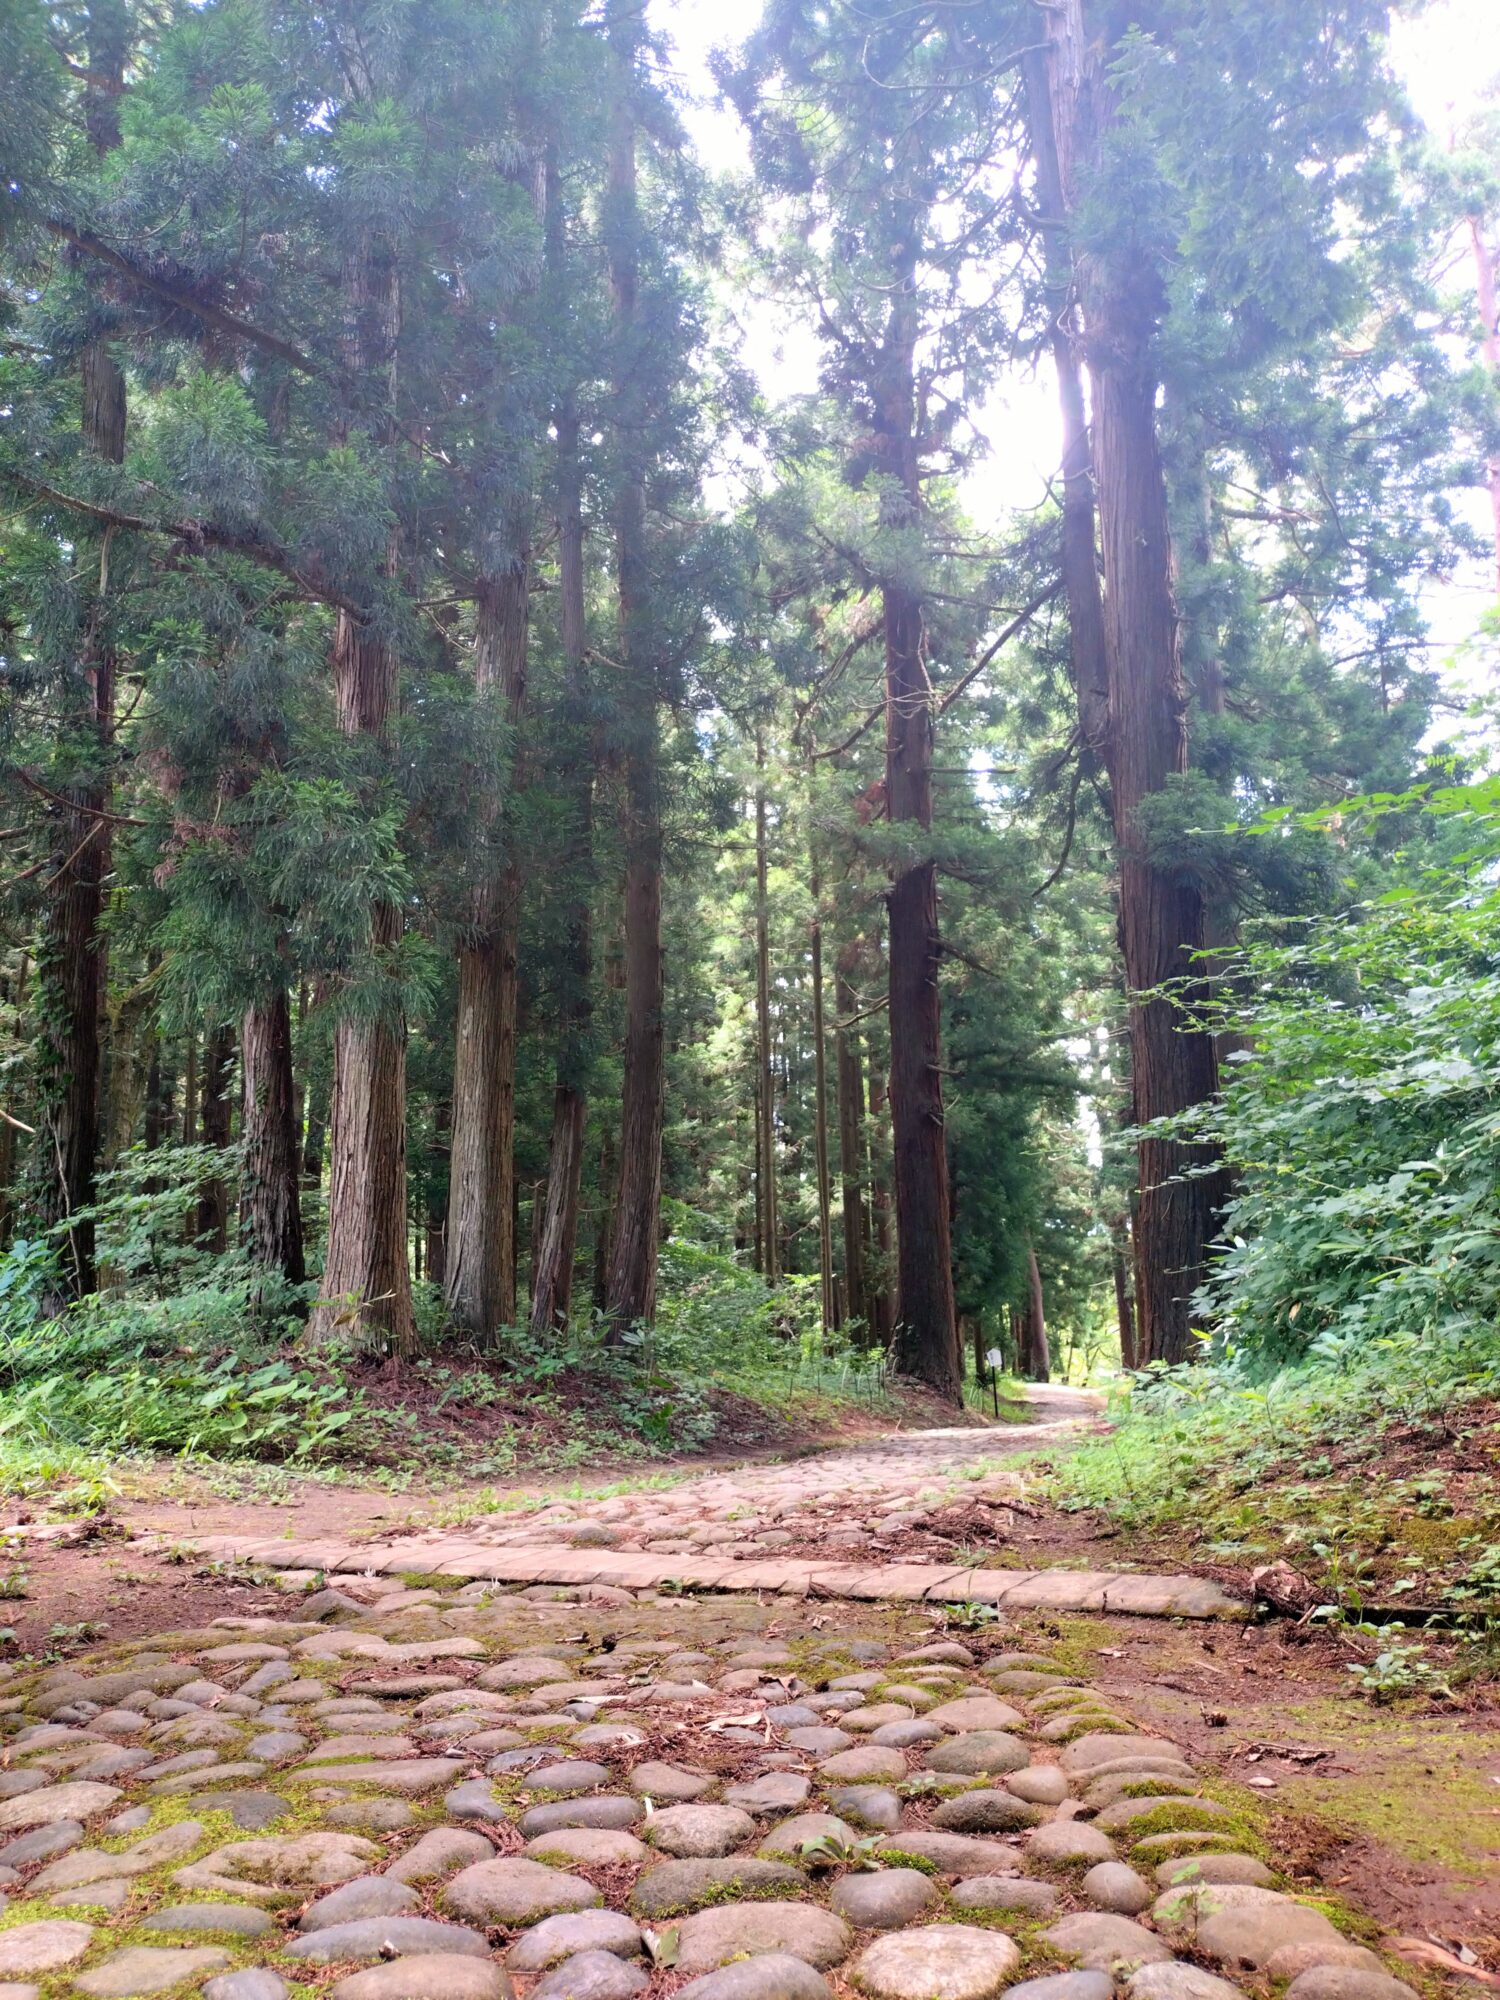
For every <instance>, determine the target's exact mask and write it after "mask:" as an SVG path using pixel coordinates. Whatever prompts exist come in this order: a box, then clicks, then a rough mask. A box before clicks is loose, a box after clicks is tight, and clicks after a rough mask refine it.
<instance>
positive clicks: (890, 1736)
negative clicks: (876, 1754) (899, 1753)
mask: <svg viewBox="0 0 1500 2000" xmlns="http://www.w3.org/2000/svg"><path fill="white" fill-rule="evenodd" d="M942 1736H943V1732H942V1730H941V1729H939V1728H938V1726H937V1724H936V1723H935V1722H928V1721H927V1720H926V1718H925V1717H923V1716H920V1715H919V1716H916V1717H915V1718H914V1719H913V1720H912V1721H910V1722H883V1723H882V1724H881V1725H880V1727H879V1728H878V1729H877V1730H875V1731H874V1732H873V1733H872V1734H871V1737H870V1741H871V1742H872V1743H878V1744H880V1745H881V1747H882V1748H883V1749H886V1750H914V1749H915V1748H916V1747H917V1745H918V1744H920V1743H939V1742H941V1741H942Z"/></svg>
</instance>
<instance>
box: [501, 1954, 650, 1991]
mask: <svg viewBox="0 0 1500 2000" xmlns="http://www.w3.org/2000/svg"><path fill="white" fill-rule="evenodd" d="M650 1984H651V1980H650V1976H649V1975H648V1974H647V1973H646V1972H645V1971H643V1969H642V1968H641V1967H640V1966H639V1965H632V1964H630V1963H629V1962H628V1961H627V1960H626V1959H623V1958H617V1957H616V1956H615V1955H614V1953H613V1952H609V1951H581V1952H579V1953H578V1954H577V1956H576V1957H574V1958H568V1959H564V1960H563V1962H562V1964H561V1965H555V1966H553V1968H552V1970H551V1971H550V1972H548V1973H544V1974H543V1976H542V1977H541V1978H540V1979H539V1980H538V1981H537V1983H536V1985H535V1986H533V1987H532V1989H531V1993H530V1995H529V1996H528V2000H634V1995H635V1994H637V1993H641V1992H644V1990H645V1989H646V1987H648V1986H649V1985H650Z"/></svg>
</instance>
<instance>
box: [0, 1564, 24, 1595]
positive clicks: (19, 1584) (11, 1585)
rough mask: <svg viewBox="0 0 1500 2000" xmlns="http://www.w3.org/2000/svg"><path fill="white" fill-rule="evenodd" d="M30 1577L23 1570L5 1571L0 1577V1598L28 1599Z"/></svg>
mask: <svg viewBox="0 0 1500 2000" xmlns="http://www.w3.org/2000/svg"><path fill="white" fill-rule="evenodd" d="M30 1595H31V1577H30V1575H29V1574H28V1573H27V1571H25V1570H24V1569H12V1570H7V1571H6V1573H5V1574H4V1575H3V1576H0V1597H30Z"/></svg>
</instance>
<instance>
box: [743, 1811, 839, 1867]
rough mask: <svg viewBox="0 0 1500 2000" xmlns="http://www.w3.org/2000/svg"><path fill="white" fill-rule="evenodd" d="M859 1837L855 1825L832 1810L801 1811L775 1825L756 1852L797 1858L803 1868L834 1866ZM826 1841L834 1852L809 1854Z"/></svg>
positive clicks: (772, 1858) (770, 1856)
mask: <svg viewBox="0 0 1500 2000" xmlns="http://www.w3.org/2000/svg"><path fill="white" fill-rule="evenodd" d="M857 1838H858V1836H857V1835H856V1833H855V1831H854V1829H853V1827H852V1826H849V1825H848V1824H847V1823H846V1822H845V1821H844V1820H841V1819H837V1818H835V1817H834V1815H833V1814H832V1813H798V1814H797V1816H796V1817H795V1819H784V1820H783V1821H782V1822H781V1824H780V1826H774V1827H772V1829H771V1831H770V1832H769V1833H768V1834H767V1835H766V1837H765V1839H764V1840H763V1841H762V1842H761V1844H760V1846H759V1847H758V1848H757V1849H756V1852H757V1853H758V1854H759V1855H761V1856H762V1858H763V1859H765V1860H767V1861H797V1862H800V1863H801V1864H802V1865H803V1866H804V1867H814V1868H816V1867H819V1866H822V1867H831V1866H833V1865H834V1863H835V1862H836V1860H837V1859H838V1851H839V1850H844V1849H847V1848H851V1847H853V1845H854V1843H855V1840H856V1839H857ZM822 1842H827V1843H828V1844H829V1846H830V1847H832V1848H833V1849H834V1850H835V1852H834V1853H833V1854H829V1855H826V1856H825V1855H820V1854H809V1853H808V1852H807V1851H806V1850H807V1849H808V1848H810V1847H815V1846H817V1845H818V1844H819V1843H822Z"/></svg>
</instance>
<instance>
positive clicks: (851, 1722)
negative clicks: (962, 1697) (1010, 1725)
mask: <svg viewBox="0 0 1500 2000" xmlns="http://www.w3.org/2000/svg"><path fill="white" fill-rule="evenodd" d="M1016 1719H1017V1721H1019V1720H1020V1718H1019V1716H1018V1717H1017V1718H1016ZM911 1720H912V1712H911V1710H910V1709H909V1708H908V1707H907V1706H906V1704H905V1702H901V1701H873V1702H871V1703H869V1705H868V1706H867V1707H864V1708H853V1709H850V1710H849V1712H848V1714H847V1715H845V1717H844V1727H845V1729H847V1730H849V1731H850V1732H851V1733H852V1734H854V1735H856V1736H869V1735H872V1734H873V1733H874V1731H875V1730H877V1729H882V1728H884V1727H885V1725H886V1724H887V1723H888V1722H910V1721H911ZM933 1720H934V1721H936V1720H937V1716H936V1713H934V1716H933Z"/></svg>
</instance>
